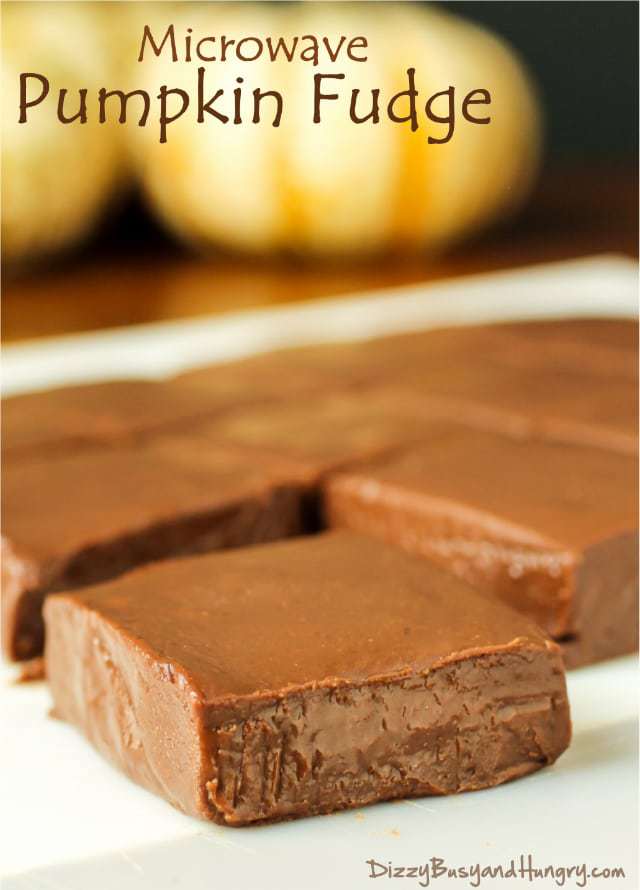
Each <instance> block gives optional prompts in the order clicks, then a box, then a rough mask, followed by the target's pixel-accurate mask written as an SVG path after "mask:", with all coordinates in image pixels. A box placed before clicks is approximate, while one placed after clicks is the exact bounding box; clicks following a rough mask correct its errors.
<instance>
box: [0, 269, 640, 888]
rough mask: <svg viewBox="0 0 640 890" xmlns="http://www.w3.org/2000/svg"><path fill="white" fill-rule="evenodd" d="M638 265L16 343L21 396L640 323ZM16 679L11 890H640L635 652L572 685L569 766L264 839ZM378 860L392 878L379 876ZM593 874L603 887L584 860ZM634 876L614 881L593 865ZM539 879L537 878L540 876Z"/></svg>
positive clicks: (498, 277) (6, 845)
mask: <svg viewBox="0 0 640 890" xmlns="http://www.w3.org/2000/svg"><path fill="white" fill-rule="evenodd" d="M637 284H638V277H637V267H636V265H635V264H633V263H632V262H630V261H628V260H625V259H621V258H616V257H599V258H594V259H589V260H581V261H575V262H571V263H560V264H553V265H549V266H537V267H533V268H531V269H521V270H515V271H509V272H503V273H499V274H495V275H485V276H477V277H473V278H465V279H460V280H458V281H454V282H447V283H445V284H434V285H428V286H427V285H425V286H420V287H411V288H403V289H401V290H396V291H386V292H382V291H381V292H380V293H378V294H374V293H372V294H367V295H364V296H362V297H356V298H346V299H335V300H323V301H318V302H315V303H312V304H306V305H301V306H299V307H293V308H289V307H287V308H283V309H276V310H267V311H260V312H248V313H241V314H236V315H231V316H225V317H218V318H213V319H211V318H203V319H198V320H193V321H185V322H172V323H168V324H156V325H145V326H141V327H137V328H130V329H126V330H113V331H105V332H100V333H96V334H87V335H79V336H73V337H65V338H57V339H55V340H41V341H37V342H35V341H34V342H31V343H24V344H18V345H13V346H8V347H5V349H4V351H3V352H4V354H3V361H2V365H3V391H4V393H5V394H8V393H17V392H22V391H27V390H29V389H43V388H47V387H50V386H54V385H58V384H62V383H67V382H71V381H85V380H86V381H88V380H97V379H106V378H113V377H121V376H129V375H132V374H138V375H145V376H148V377H162V376H164V375H167V374H170V373H173V372H174V371H177V370H179V369H182V368H185V367H189V366H192V365H195V364H199V363H202V362H208V361H211V362H212V361H219V360H220V361H221V360H225V359H228V358H232V357H235V356H240V355H246V354H250V353H253V352H257V351H263V350H266V349H269V348H272V347H274V346H278V345H288V344H298V343H309V342H319V341H331V340H348V339H352V338H364V337H370V336H374V335H378V334H385V333H392V332H397V331H406V330H413V329H417V328H422V327H429V326H438V325H442V324H465V323H470V322H480V321H490V320H500V319H505V320H506V319H518V318H536V317H561V316H566V315H617V316H632V315H635V313H636V311H637ZM11 676H12V675H11V671H10V670H9V669H6V668H5V669H3V672H2V677H1V680H2V682H1V689H0V702H1V708H2V715H3V732H2V736H1V746H2V747H1V749H0V757H1V763H2V786H1V788H0V801H1V815H2V824H1V831H0V838H1V839H2V840H1V842H0V860H1V863H2V874H3V875H4V878H3V882H2V887H3V888H4V890H76V888H78V890H113V888H117V890H169V888H185V890H216V888H224V890H236V888H238V890H262V888H278V890H288V888H291V890H314V888H324V887H331V888H336V890H337V888H347V890H351V888H354V890H358V888H377V887H381V888H384V887H388V888H390V890H395V888H396V887H398V890H404V888H410V887H416V888H418V887H421V886H426V880H427V876H426V875H425V873H424V872H423V873H422V875H418V876H417V877H414V878H411V877H409V878H405V879H404V880H400V878H394V879H391V878H390V877H389V874H388V872H386V871H384V869H385V868H387V867H388V866H389V864H390V863H391V864H392V865H393V867H394V868H402V867H404V868H407V869H408V868H410V867H419V866H424V865H427V864H429V863H430V860H431V857H437V858H439V859H440V860H444V862H445V863H446V865H447V866H448V867H450V868H460V867H463V866H467V867H470V866H475V865H476V864H479V865H480V866H481V867H483V868H486V867H492V866H493V867H496V866H502V867H503V869H504V870H505V871H507V870H508V869H509V867H510V861H511V860H512V859H513V860H515V867H516V869H518V868H519V866H520V857H521V856H523V857H524V863H525V865H527V864H528V861H529V860H528V857H529V856H531V857H532V865H533V867H534V868H543V869H544V868H546V867H548V866H553V867H555V868H556V869H562V868H568V867H571V866H573V867H577V868H579V869H580V870H579V871H578V872H574V873H573V874H572V875H570V876H568V875H567V874H566V873H564V874H563V873H562V872H561V871H557V872H556V874H555V876H553V877H552V876H551V875H550V874H547V876H546V877H537V876H536V875H534V874H532V873H528V872H526V871H525V872H524V873H522V874H521V873H520V872H517V874H516V877H512V878H509V877H507V878H500V877H499V876H496V877H493V878H492V877H488V876H486V875H485V876H484V877H483V876H478V875H477V873H476V872H475V871H473V872H472V873H471V876H470V877H468V878H466V879H465V878H463V877H454V876H452V875H440V876H437V877H435V876H433V874H431V876H430V883H429V886H430V887H436V888H440V887H457V888H466V887H478V886H480V887H483V888H485V887H488V888H493V887H496V888H504V887H525V886H531V887H533V888H538V887H541V888H542V887H558V886H565V887H584V886H588V887H598V886H602V887H611V888H625V890H626V888H633V890H637V888H638V887H640V872H639V870H638V741H637V726H638V698H637V689H638V673H637V664H636V659H635V658H631V657H629V658H624V659H619V660H616V661H612V662H608V663H605V664H601V665H596V666H593V667H589V668H584V669H582V670H579V671H575V672H573V673H572V674H570V675H569V693H570V699H571V706H572V714H573V723H574V739H573V743H572V746H571V748H570V749H569V751H568V752H567V753H566V754H565V755H563V756H562V757H561V758H560V760H559V761H558V762H557V763H556V764H555V765H554V766H553V767H552V768H550V769H547V770H543V771H542V772H540V773H537V774H536V775H534V776H531V777H529V778H526V779H524V780H522V781H519V782H514V783H512V784H509V785H504V786H502V787H500V788H496V789H492V790H489V791H482V792H476V793H474V794H466V795H460V796H458V797H451V798H423V799H421V800H415V801H404V802H399V803H393V804H382V805H378V806H374V807H369V808H367V809H363V810H359V811H355V812H346V813H339V814H336V815H333V816H325V817H318V818H315V819H307V820H301V821H298V822H290V823H284V824H280V825H272V826H265V827H260V828H250V829H231V828H221V827H218V826H213V825H209V824H206V823H200V822H197V821H195V820H192V819H190V818H187V817H185V816H183V815H181V814H180V813H178V812H177V811H174V810H173V809H172V808H171V807H170V806H169V805H168V804H166V803H164V801H162V800H159V799H157V798H155V797H154V796H152V795H151V794H149V793H147V792H146V791H144V790H143V789H140V788H138V787H136V786H135V785H133V784H131V783H130V782H129V781H128V780H127V779H125V778H124V777H123V776H121V775H120V774H119V773H118V772H117V771H115V770H114V769H112V768H111V767H110V766H109V765H108V764H107V763H105V762H104V761H103V760H102V759H101V758H100V757H99V756H98V755H97V754H96V753H95V752H94V751H93V750H92V749H91V748H90V747H89V746H88V745H87V744H86V743H85V742H84V740H83V739H82V738H81V737H80V736H79V735H78V733H76V732H75V730H74V729H73V728H71V727H70V726H67V725H65V724H62V723H60V722H57V721H55V720H53V719H51V718H50V717H49V716H48V710H49V706H50V702H49V696H48V692H47V688H46V685H45V684H43V683H33V684H23V685H14V684H13V683H12V679H11ZM367 860H375V862H376V863H378V865H376V866H375V867H374V868H375V873H376V874H379V875H380V877H379V878H378V877H376V878H372V877H371V865H369V864H367ZM583 866H584V867H585V868H586V872H587V874H586V876H585V875H583V872H582V867H583ZM615 868H618V869H619V868H621V869H623V870H624V877H622V876H619V877H612V876H611V877H609V878H608V879H605V878H604V877H596V876H595V875H593V874H590V873H591V872H592V870H593V869H615ZM530 878H531V880H530Z"/></svg>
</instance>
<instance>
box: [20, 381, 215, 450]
mask: <svg viewBox="0 0 640 890" xmlns="http://www.w3.org/2000/svg"><path fill="white" fill-rule="evenodd" d="M225 407H229V405H228V403H227V402H220V403H216V402H214V400H213V399H212V398H205V397H203V395H202V393H199V392H197V391H192V390H190V389H189V388H185V387H178V386H176V385H175V384H173V383H171V382H156V381H150V380H117V381H113V382H109V383H94V384H87V385H84V386H65V387H60V388H59V389H50V390H45V391H43V392H35V393H28V394H26V395H18V396H11V397H9V398H6V399H3V400H2V455H3V457H7V458H11V459H14V460H18V459H33V458H35V459H38V458H40V457H42V456H45V455H53V454H59V453H67V454H69V453H72V452H76V451H77V450H78V449H79V448H83V447H87V446H93V447H95V446H96V445H102V446H104V445H112V444H114V443H117V444H126V441H127V440H131V439H132V438H135V437H137V436H142V435H151V434H154V433H157V432H162V431H165V432H166V431H168V430H171V429H182V428H184V426H185V424H189V423H196V422H197V421H199V420H202V419H207V418H210V417H211V416H212V415H214V414H215V413H216V411H217V410H221V409H222V408H225Z"/></svg>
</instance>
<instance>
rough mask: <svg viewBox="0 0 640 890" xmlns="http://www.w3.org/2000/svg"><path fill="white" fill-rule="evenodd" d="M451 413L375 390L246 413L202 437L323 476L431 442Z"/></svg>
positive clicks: (429, 402) (406, 395) (439, 404)
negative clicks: (414, 444) (410, 444)
mask: <svg viewBox="0 0 640 890" xmlns="http://www.w3.org/2000/svg"><path fill="white" fill-rule="evenodd" d="M451 413H452V411H451V409H450V408H449V406H448V405H447V404H446V403H445V402H443V401H441V400H438V399H428V398H424V397H422V396H417V395H415V394H413V393H410V392H404V391H402V390H400V389H395V388H393V387H385V386H373V387H363V388H362V389H360V390H358V391H354V392H342V393H330V394H326V395H324V396H323V397H321V398H317V399H314V400H313V401H307V402H304V401H303V402H298V403H296V404H293V403H283V404H281V405H262V406H258V407H253V408H248V409H246V410H243V411H237V412H234V413H231V414H229V415H228V416H227V417H224V418H221V419H220V420H219V421H218V422H216V423H215V424H205V425H204V426H203V427H202V432H203V434H207V435H210V436H211V438H212V440H213V441H219V442H224V443H226V444H228V445H231V444H233V445H238V446H240V447H243V448H250V449H255V450H256V451H257V452H258V453H265V454H276V455H280V456H283V457H286V458H287V459H289V460H292V461H297V462H299V464H300V467H301V468H305V469H306V470H307V471H309V472H312V473H320V474H321V473H325V472H328V471H330V470H333V469H336V468H339V467H340V466H344V465H348V464H350V463H353V462H354V461H359V460H363V459H366V458H371V457H375V456H377V455H379V454H385V453H387V452H389V451H392V450H394V449H397V448H398V447H400V446H402V445H405V444H407V443H408V442H414V441H419V440H421V439H423V438H429V437H431V436H432V435H434V433H437V431H438V430H439V428H440V424H441V421H442V420H443V419H444V418H446V417H447V416H448V415H449V414H451Z"/></svg>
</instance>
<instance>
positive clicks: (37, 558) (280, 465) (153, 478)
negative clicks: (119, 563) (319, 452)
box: [2, 436, 302, 564]
mask: <svg viewBox="0 0 640 890" xmlns="http://www.w3.org/2000/svg"><path fill="white" fill-rule="evenodd" d="M301 481H302V480H301V476H300V473H299V472H298V471H297V469H295V468H293V467H291V466H290V465H285V463H284V462H283V461H280V460H278V459H277V458H268V457H263V459H262V460H261V461H260V462H257V461H256V460H255V457H254V456H253V455H246V454H244V453H243V452H242V451H241V450H240V449H237V448H235V449H231V448H224V447H220V446H216V445H214V444H212V443H211V442H208V441H201V440H199V439H198V438H197V436H194V437H190V436H175V437H166V438H161V439H159V440H157V441H156V442H154V443H152V444H149V445H146V446H141V447H122V448H117V449H106V450H98V451H88V452H83V453H79V454H76V455H65V456H60V455H58V456H56V457H52V458H50V459H46V460H45V459H43V460H38V461H30V462H22V461H19V460H18V461H12V460H7V461H5V465H4V479H3V483H4V484H3V486H2V514H3V547H4V548H5V550H9V549H10V550H11V552H12V553H13V554H14V555H18V556H23V557H28V558H29V559H30V560H31V561H33V562H34V563H38V564H42V563H47V562H55V561H57V560H63V559H65V558H67V557H68V556H69V555H70V554H73V553H74V552H77V551H80V550H84V549H86V548H91V547H92V546H93V545H95V544H100V543H102V542H104V541H112V540H118V539H119V538H123V537H126V536H127V535H131V534H133V533H134V532H136V531H137V530H144V529H145V528H148V527H153V526H154V525H158V524H161V523H171V522H173V521H174V520H176V519H177V518H179V517H184V516H189V515H194V516H195V515H197V514H198V513H201V512H203V511H205V512H211V511H212V510H215V509H216V508H219V509H221V510H224V509H226V508H228V507H229V506H231V505H232V504H234V503H238V502H242V500H243V499H246V498H256V497H258V498H260V497H266V495H267V493H268V492H269V491H271V490H272V489H273V488H274V486H278V485H282V486H284V485H287V484H289V483H290V484H298V483H301ZM194 534H195V531H194Z"/></svg>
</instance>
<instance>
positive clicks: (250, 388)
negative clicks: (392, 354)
mask: <svg viewBox="0 0 640 890" xmlns="http://www.w3.org/2000/svg"><path fill="white" fill-rule="evenodd" d="M362 352H363V347H362V345H361V344H358V343H335V344H334V343H331V344H326V345H320V346H307V347H299V348H294V349H279V350H275V351H273V352H266V353H262V354H259V355H253V356H250V357H248V358H242V359H237V360H236V361H233V362H222V363H220V364H212V365H205V366H203V367H200V368H194V369H192V370H190V371H184V372H183V373H182V374H178V375H177V376H176V377H174V378H173V380H174V382H175V383H176V384H181V385H188V386H190V387H193V388H196V389H199V390H201V391H202V392H204V393H207V394H211V395H214V396H215V397H216V398H218V399H219V398H224V399H227V400H229V401H231V400H232V399H235V401H236V403H237V404H242V403H245V404H250V403H252V402H280V401H283V400H285V399H291V398H296V397H298V396H305V395H314V394H317V393H319V394H322V393H323V392H327V391H336V390H342V389H345V388H350V387H352V386H355V385H358V384H359V383H361V382H366V381H367V380H368V379H369V377H370V369H369V362H368V359H367V361H366V363H365V362H362V363H361V362H360V361H359V356H360V354H361V353H362Z"/></svg>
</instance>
